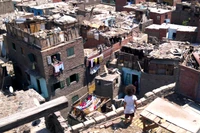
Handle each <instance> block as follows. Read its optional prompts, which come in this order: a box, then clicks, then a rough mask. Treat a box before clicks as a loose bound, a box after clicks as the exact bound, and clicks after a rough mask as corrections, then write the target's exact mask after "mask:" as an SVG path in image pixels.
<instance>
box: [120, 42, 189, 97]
mask: <svg viewBox="0 0 200 133" xmlns="http://www.w3.org/2000/svg"><path fill="white" fill-rule="evenodd" d="M182 43H183V42H177V41H170V42H166V43H163V44H160V45H159V46H158V47H155V46H154V45H152V44H148V43H141V44H139V43H135V42H134V43H128V44H126V45H124V46H123V47H122V49H121V50H120V52H119V55H118V58H117V62H116V67H117V68H119V70H120V71H122V73H123V74H122V83H123V84H124V85H128V84H134V85H135V86H136V87H137V92H138V93H137V94H139V95H138V96H139V97H140V96H143V95H144V93H145V92H146V91H151V90H153V89H155V88H157V87H159V86H163V85H166V84H169V83H173V82H176V81H177V78H178V76H177V74H178V64H179V63H180V62H182V61H183V54H182V52H183V50H185V48H186V47H187V46H184V44H182ZM176 50H177V51H176ZM147 81H148V82H147Z"/></svg>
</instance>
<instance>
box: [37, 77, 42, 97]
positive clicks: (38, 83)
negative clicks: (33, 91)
mask: <svg viewBox="0 0 200 133" xmlns="http://www.w3.org/2000/svg"><path fill="white" fill-rule="evenodd" d="M37 86H38V90H37V92H38V93H39V94H42V90H41V86H40V80H39V79H37Z"/></svg>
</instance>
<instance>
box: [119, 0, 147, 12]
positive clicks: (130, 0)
mask: <svg viewBox="0 0 200 133" xmlns="http://www.w3.org/2000/svg"><path fill="white" fill-rule="evenodd" d="M145 1H146V0H115V7H116V11H124V10H128V9H125V8H124V6H126V5H131V4H139V3H143V2H145Z"/></svg>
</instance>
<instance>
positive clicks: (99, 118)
mask: <svg viewBox="0 0 200 133" xmlns="http://www.w3.org/2000/svg"><path fill="white" fill-rule="evenodd" d="M93 119H94V120H95V122H96V124H98V123H101V122H103V121H106V116H104V115H100V116H97V117H95V118H93Z"/></svg>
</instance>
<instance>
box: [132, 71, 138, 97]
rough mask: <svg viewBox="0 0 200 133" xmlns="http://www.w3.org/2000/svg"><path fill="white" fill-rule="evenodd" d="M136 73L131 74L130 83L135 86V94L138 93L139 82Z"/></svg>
mask: <svg viewBox="0 0 200 133" xmlns="http://www.w3.org/2000/svg"><path fill="white" fill-rule="evenodd" d="M138 79H139V78H138V75H134V74H132V84H133V85H134V86H135V87H136V94H139V82H138Z"/></svg>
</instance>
